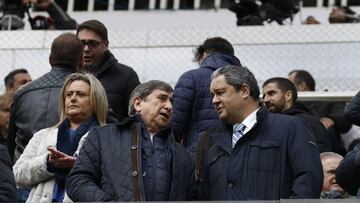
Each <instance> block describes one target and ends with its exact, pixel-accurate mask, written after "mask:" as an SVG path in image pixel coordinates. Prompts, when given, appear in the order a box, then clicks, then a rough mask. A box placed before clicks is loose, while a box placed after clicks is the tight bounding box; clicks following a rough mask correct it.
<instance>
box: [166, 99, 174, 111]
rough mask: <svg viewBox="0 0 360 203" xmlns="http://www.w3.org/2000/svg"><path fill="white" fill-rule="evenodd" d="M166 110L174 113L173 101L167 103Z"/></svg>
mask: <svg viewBox="0 0 360 203" xmlns="http://www.w3.org/2000/svg"><path fill="white" fill-rule="evenodd" d="M164 107H165V109H167V110H169V111H172V109H173V105H172V103H171V101H170V100H167V101H166V102H165V106H164Z"/></svg>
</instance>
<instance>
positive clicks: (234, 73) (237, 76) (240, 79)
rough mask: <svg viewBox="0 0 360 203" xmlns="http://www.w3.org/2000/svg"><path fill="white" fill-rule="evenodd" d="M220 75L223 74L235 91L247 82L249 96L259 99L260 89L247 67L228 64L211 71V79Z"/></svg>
mask: <svg viewBox="0 0 360 203" xmlns="http://www.w3.org/2000/svg"><path fill="white" fill-rule="evenodd" d="M221 75H224V77H225V81H226V82H227V83H228V84H229V85H231V86H233V87H234V88H235V90H236V91H239V90H240V89H241V86H242V85H244V84H247V85H248V86H249V88H250V96H251V97H252V98H253V99H255V100H256V101H259V95H260V89H259V86H258V83H257V81H256V79H255V76H254V74H253V73H252V72H251V71H250V70H249V69H248V68H247V67H243V66H234V65H228V66H225V67H223V68H219V69H217V70H216V71H215V72H213V74H212V75H211V79H214V78H216V77H218V76H221Z"/></svg>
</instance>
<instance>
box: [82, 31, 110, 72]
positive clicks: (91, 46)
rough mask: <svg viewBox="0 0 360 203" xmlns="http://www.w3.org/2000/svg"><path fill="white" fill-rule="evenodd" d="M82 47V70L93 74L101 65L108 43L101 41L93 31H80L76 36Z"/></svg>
mask: <svg viewBox="0 0 360 203" xmlns="http://www.w3.org/2000/svg"><path fill="white" fill-rule="evenodd" d="M77 36H78V37H79V39H80V41H81V43H82V44H83V46H84V52H83V58H82V59H83V68H84V69H85V70H88V71H90V72H94V70H95V69H96V68H97V66H98V65H99V64H100V63H101V61H102V59H103V56H104V53H105V51H107V50H108V45H109V42H108V41H107V40H105V41H104V40H102V39H101V37H100V36H99V35H98V34H97V33H96V32H94V31H92V30H89V29H82V30H80V31H79V33H78V34H77Z"/></svg>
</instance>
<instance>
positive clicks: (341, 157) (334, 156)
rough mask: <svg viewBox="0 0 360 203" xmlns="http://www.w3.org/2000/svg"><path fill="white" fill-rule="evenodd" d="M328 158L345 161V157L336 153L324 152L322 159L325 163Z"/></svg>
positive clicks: (321, 155)
mask: <svg viewBox="0 0 360 203" xmlns="http://www.w3.org/2000/svg"><path fill="white" fill-rule="evenodd" d="M327 158H339V159H344V157H343V156H341V155H340V154H337V153H335V152H323V153H321V154H320V159H321V161H323V160H324V159H327Z"/></svg>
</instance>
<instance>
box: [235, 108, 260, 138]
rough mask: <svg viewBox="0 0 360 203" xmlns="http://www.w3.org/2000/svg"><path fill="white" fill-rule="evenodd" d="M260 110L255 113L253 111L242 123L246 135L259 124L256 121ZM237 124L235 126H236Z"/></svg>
mask: <svg viewBox="0 0 360 203" xmlns="http://www.w3.org/2000/svg"><path fill="white" fill-rule="evenodd" d="M259 109H260V108H257V109H256V110H255V111H253V112H252V113H251V114H250V115H248V116H247V117H246V118H245V119H244V120H243V122H242V124H244V125H245V129H244V131H243V132H244V135H245V134H246V133H247V132H249V131H250V130H251V128H253V127H254V125H255V123H256V122H257V119H256V113H257V112H258V111H259ZM236 124H237V123H236ZM236 124H235V125H236ZM235 125H233V129H234V127H235Z"/></svg>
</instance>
